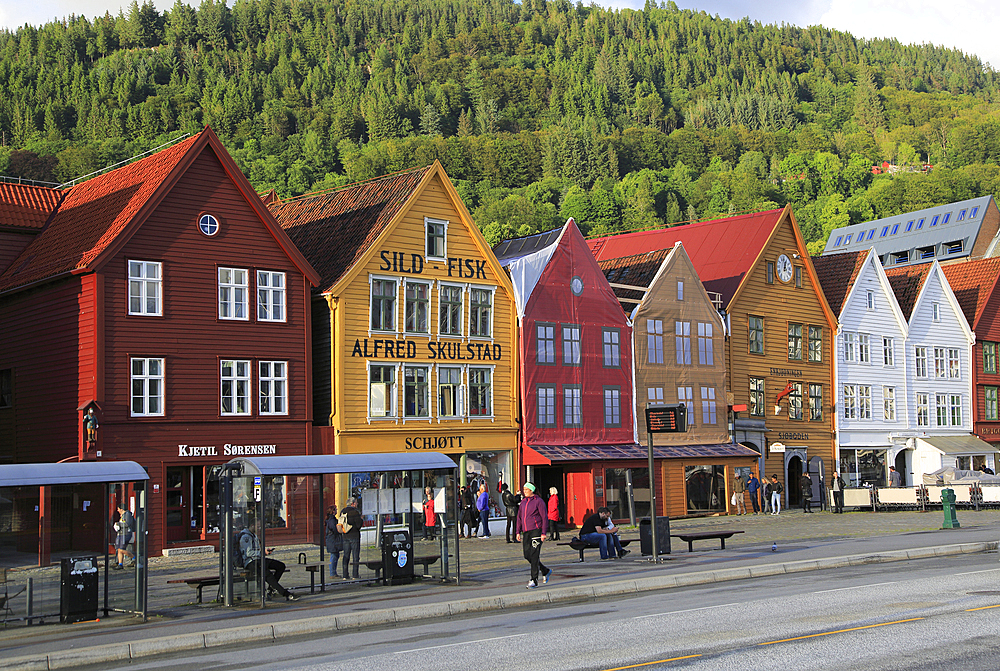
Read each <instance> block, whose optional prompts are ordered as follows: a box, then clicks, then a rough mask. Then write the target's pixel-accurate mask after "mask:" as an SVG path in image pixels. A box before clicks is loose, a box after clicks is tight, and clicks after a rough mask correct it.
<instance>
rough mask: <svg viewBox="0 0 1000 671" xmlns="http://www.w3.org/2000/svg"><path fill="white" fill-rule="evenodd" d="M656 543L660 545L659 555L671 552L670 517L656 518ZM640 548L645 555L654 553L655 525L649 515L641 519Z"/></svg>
mask: <svg viewBox="0 0 1000 671" xmlns="http://www.w3.org/2000/svg"><path fill="white" fill-rule="evenodd" d="M656 544H657V545H659V552H658V553H657V555H668V554H670V518H669V517H657V518H656ZM639 548H640V550H641V551H642V554H643V556H644V557H645V556H647V555H648V556H652V555H653V525H652V524H651V523H650V521H649V518H648V517H644V518H643V519H641V520H639Z"/></svg>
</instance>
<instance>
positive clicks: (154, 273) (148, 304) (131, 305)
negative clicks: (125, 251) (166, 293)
mask: <svg viewBox="0 0 1000 671" xmlns="http://www.w3.org/2000/svg"><path fill="white" fill-rule="evenodd" d="M162 296H163V264H162V263H160V262H159V261H132V260H129V262H128V313H129V314H130V315H147V316H150V317H159V316H160V315H162V314H163V303H162V300H161V297H162Z"/></svg>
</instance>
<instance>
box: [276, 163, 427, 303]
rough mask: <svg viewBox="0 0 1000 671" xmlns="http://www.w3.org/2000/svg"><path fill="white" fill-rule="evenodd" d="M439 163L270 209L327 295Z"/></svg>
mask: <svg viewBox="0 0 1000 671" xmlns="http://www.w3.org/2000/svg"><path fill="white" fill-rule="evenodd" d="M433 167H434V165H433V164H432V165H430V166H425V167H422V168H413V169H410V170H404V171H403V172H398V173H395V174H392V175H386V176H384V177H378V178H376V179H372V180H369V181H367V182H362V183H360V184H355V185H352V186H347V187H344V188H342V189H338V190H335V191H329V192H325V193H315V194H306V195H305V196H300V197H298V198H295V199H293V200H288V201H284V202H273V203H271V204H270V205H269V206H268V207H269V208H270V210H271V213H272V214H273V215H274V218H275V219H277V220H278V223H279V224H281V227H282V228H283V229H284V230H285V232H286V233H288V236H289V237H290V238H291V239H292V242H294V243H295V245H296V246H297V247H298V248H299V249H300V250H301V251H302V253H303V254H304V255H305V256H306V258H307V259H308V260H309V263H310V264H311V265H312V267H313V268H315V269H316V270H317V271H318V272H319V274H320V277H321V280H320V283H319V287H318V289H319V291H320V292H321V293H325V292H328V291H330V290H331V289H332V288H333V285H334V284H336V283H337V280H339V279H340V278H341V277H342V276H343V275H344V273H346V272H347V271H348V270H350V268H351V267H352V266H353V265H354V264H355V263H356V262H357V261H358V260H359V259H360V258H361V257H362V256H363V255H364V253H365V251H367V250H368V248H370V247H371V246H372V245H373V244H374V243H375V241H376V240H377V239H378V237H379V235H380V234H381V233H382V231H384V230H385V228H386V226H388V225H389V222H391V221H392V220H393V218H394V217H395V216H396V214H398V213H399V211H400V210H401V209H402V208H403V205H404V204H405V203H406V202H407V201H408V200H409V199H410V197H411V196H412V195H413V193H414V192H415V191H416V189H417V187H418V186H419V185H420V183H421V182H422V181H423V179H424V177H425V175H427V173H428V172H429V171H430V170H431V169H432V168H433Z"/></svg>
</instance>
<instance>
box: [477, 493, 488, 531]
mask: <svg viewBox="0 0 1000 671" xmlns="http://www.w3.org/2000/svg"><path fill="white" fill-rule="evenodd" d="M476 511H477V512H478V513H479V526H480V527H482V535H481V536H480V538H489V537H490V493H489V492H488V491H486V483H482V484H480V485H479V496H477V497H476Z"/></svg>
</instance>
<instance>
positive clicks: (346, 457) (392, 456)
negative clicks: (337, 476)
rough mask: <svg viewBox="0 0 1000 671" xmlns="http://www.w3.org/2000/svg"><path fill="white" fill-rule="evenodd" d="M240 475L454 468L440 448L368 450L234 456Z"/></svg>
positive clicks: (450, 460) (455, 466) (233, 462)
mask: <svg viewBox="0 0 1000 671" xmlns="http://www.w3.org/2000/svg"><path fill="white" fill-rule="evenodd" d="M229 463H231V464H236V463H239V464H243V474H244V475H318V474H321V473H365V472H368V471H380V472H383V471H430V470H435V469H445V468H449V469H450V468H458V465H457V464H456V463H455V462H454V461H453V460H452V459H451V457H449V456H448V455H446V454H442V453H441V452H419V453H409V452H374V453H372V454H310V455H305V456H292V457H236V458H235V459H233V460H231V461H230V462H229Z"/></svg>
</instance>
